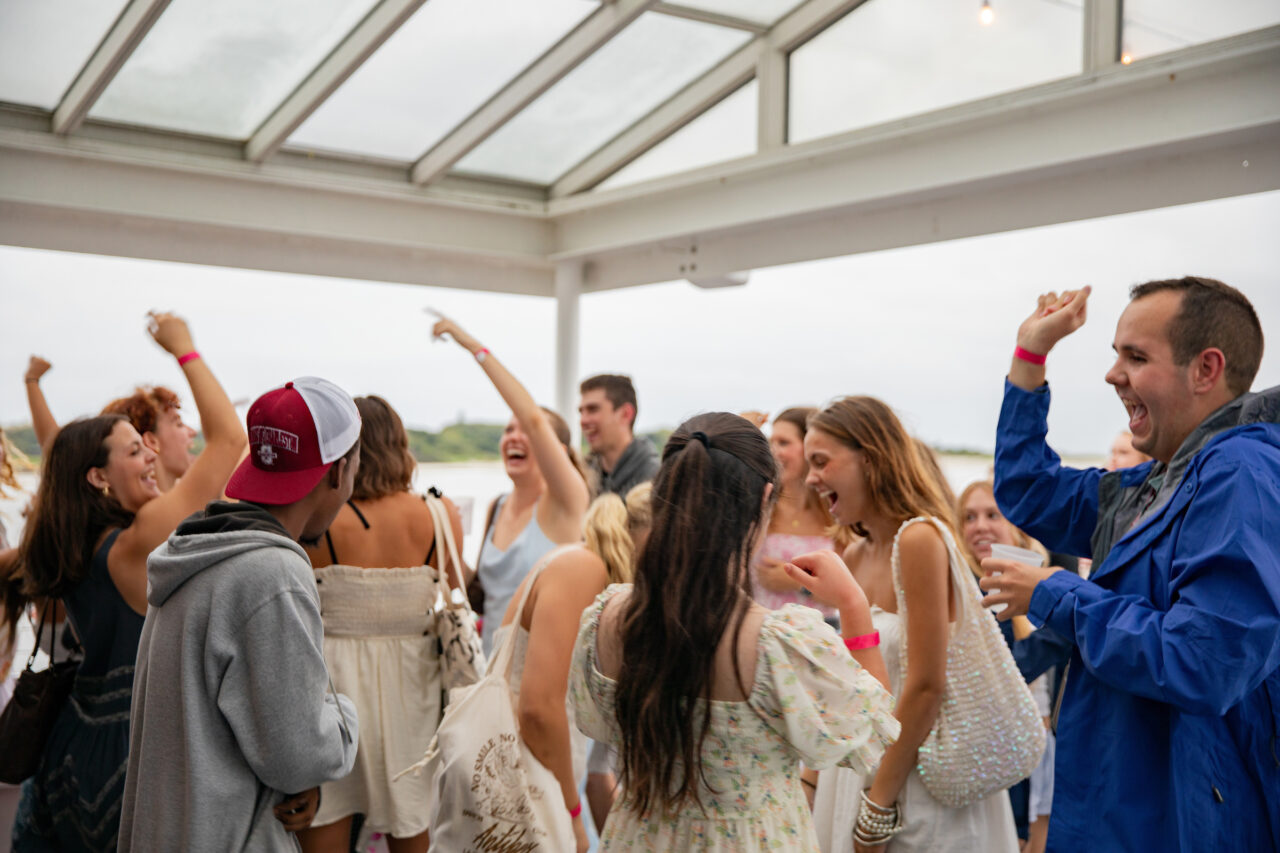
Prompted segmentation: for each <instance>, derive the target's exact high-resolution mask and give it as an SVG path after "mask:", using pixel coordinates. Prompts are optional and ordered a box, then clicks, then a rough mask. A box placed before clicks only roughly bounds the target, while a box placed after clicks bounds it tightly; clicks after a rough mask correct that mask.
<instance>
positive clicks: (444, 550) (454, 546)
mask: <svg viewBox="0 0 1280 853" xmlns="http://www.w3.org/2000/svg"><path fill="white" fill-rule="evenodd" d="M424 500H426V502H427V509H428V510H429V511H430V512H431V520H432V521H433V522H434V524H435V528H436V553H437V554H439V555H440V560H441V561H442V562H444V561H447V562H448V564H449V565H448V566H447V567H446V568H445V571H448V572H451V573H452V574H453V579H454V581H456V582H457V584H458V586H457V588H456V591H457V593H458V596H457V599H460V600H457V599H455V598H454V595H453V593H454V590H450V592H449V595H448V596H447V599H448V602H449V606H450V607H465V608H466V609H467V611H468V612H470V611H471V602H470V601H468V600H467V585H466V583H465V582H464V581H463V579H462V560H461V559H460V558H459V557H458V543H457V542H455V541H454V539H453V522H452V520H451V519H450V518H449V510H448V508H447V507H446V506H445V505H444V501H443V500H441V499H440V498H438V497H436V496H435V495H433V494H428V495H425V496H424ZM441 542H443V543H444V546H443V547H441V545H440V543H441Z"/></svg>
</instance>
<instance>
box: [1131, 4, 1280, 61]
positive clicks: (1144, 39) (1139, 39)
mask: <svg viewBox="0 0 1280 853" xmlns="http://www.w3.org/2000/svg"><path fill="white" fill-rule="evenodd" d="M1123 8H1124V29H1123V32H1122V35H1121V40H1120V43H1121V53H1122V54H1125V55H1127V56H1128V57H1129V58H1130V59H1141V58H1142V57H1144V56H1152V55H1154V54H1157V53H1166V52H1168V51H1170V50H1177V49H1179V48H1183V47H1189V46H1191V45H1193V44H1202V43H1204V42H1207V41H1213V40H1214V39H1220V38H1226V37H1227V36H1233V35H1236V34H1238V33H1244V32H1248V31H1249V30H1258V29H1262V28H1263V27H1270V26H1274V25H1276V24H1280V0H1215V2H1213V3H1209V4H1206V3H1201V2H1192V0H1124V7H1123Z"/></svg>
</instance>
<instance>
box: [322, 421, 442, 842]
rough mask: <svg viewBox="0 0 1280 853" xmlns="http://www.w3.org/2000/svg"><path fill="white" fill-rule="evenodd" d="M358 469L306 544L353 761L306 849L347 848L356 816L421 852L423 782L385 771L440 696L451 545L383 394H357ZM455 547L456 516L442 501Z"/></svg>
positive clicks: (425, 725) (399, 764) (407, 747)
mask: <svg viewBox="0 0 1280 853" xmlns="http://www.w3.org/2000/svg"><path fill="white" fill-rule="evenodd" d="M355 404H356V408H357V409H358V410H359V411H360V467H359V469H358V470H357V471H356V478H355V485H354V488H353V490H352V493H351V500H349V501H347V505H346V506H345V507H343V508H342V510H341V512H339V513H338V516H337V518H335V519H334V521H333V524H332V525H331V526H330V527H329V530H328V531H326V532H325V535H324V541H323V542H316V543H304V544H305V545H306V549H307V556H308V557H310V558H311V565H312V567H314V568H315V570H316V585H317V588H318V590H319V592H320V611H321V616H322V618H323V619H324V657H325V661H326V662H327V663H328V665H329V670H330V673H331V675H332V676H333V682H334V686H335V687H336V688H337V690H338V692H340V693H342V694H344V695H346V696H350V697H351V700H352V701H353V702H354V703H355V706H356V712H357V714H358V715H359V719H360V744H359V749H358V750H357V752H356V763H355V767H354V768H353V769H352V771H351V773H350V774H349V775H348V776H346V777H345V778H342V779H339V780H337V781H334V782H329V783H327V784H325V785H323V786H321V790H320V793H321V799H320V808H319V810H318V811H317V812H316V816H315V820H314V821H313V822H312V825H311V828H309V829H305V830H303V831H302V832H300V833H298V841H299V842H300V843H301V845H302V849H303V851H305V853H321V851H337V852H338V853H341V851H347V850H349V849H350V847H351V825H352V821H353V819H354V816H355V815H356V814H361V815H364V824H363V826H364V830H363V831H364V832H366V833H372V832H379V833H382V834H384V835H385V836H386V837H387V846H388V848H389V849H390V850H391V853H413V851H422V853H425V851H426V850H427V848H428V846H429V844H430V840H429V839H428V837H427V822H428V821H427V812H426V801H427V796H428V790H427V780H425V779H420V778H415V779H403V780H400V781H399V782H396V783H394V784H393V783H392V781H391V774H392V773H395V772H396V771H398V770H400V769H401V768H403V767H406V766H408V765H409V764H411V763H413V762H414V761H416V760H417V758H418V756H420V755H421V754H422V753H423V752H424V751H425V750H426V747H427V744H428V743H430V742H431V738H432V736H433V735H434V734H435V731H436V726H437V725H438V724H439V722H440V715H441V713H442V711H443V708H442V707H441V696H442V693H443V687H442V675H441V663H440V655H439V636H438V635H437V634H436V631H435V607H436V602H437V599H438V598H439V596H440V594H441V593H443V594H444V598H445V600H446V601H449V600H450V594H449V591H450V589H451V588H453V587H456V586H457V583H456V581H455V580H454V578H455V576H456V575H455V571H456V570H455V569H453V568H452V567H450V566H449V565H448V554H449V549H448V548H447V547H437V544H436V543H437V542H444V541H446V540H445V538H444V536H445V531H441V530H437V529H436V524H435V519H434V517H433V515H432V511H431V509H430V508H429V507H428V505H427V503H426V502H425V500H424V499H423V497H422V496H421V495H417V494H414V493H413V492H412V491H411V487H412V484H413V474H414V471H415V470H416V469H417V464H418V463H417V461H416V460H415V459H414V458H413V456H412V454H410V453H409V437H408V435H407V434H406V433H405V429H404V424H403V423H402V422H401V420H400V416H399V415H398V414H397V413H396V410H395V409H393V408H392V407H391V404H390V403H388V402H387V401H386V400H384V399H383V398H381V397H376V396H368V397H357V398H355ZM442 502H443V504H444V508H445V511H446V513H447V514H448V517H449V521H450V527H451V528H452V530H451V531H450V533H451V534H452V536H453V539H454V542H455V543H456V548H457V549H458V550H459V551H460V550H461V549H462V521H461V519H460V517H459V516H458V511H457V509H456V508H455V507H454V506H453V503H452V502H451V501H449V500H448V499H447V498H442Z"/></svg>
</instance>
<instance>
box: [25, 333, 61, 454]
mask: <svg viewBox="0 0 1280 853" xmlns="http://www.w3.org/2000/svg"><path fill="white" fill-rule="evenodd" d="M52 367H53V365H52V364H50V363H49V362H47V361H45V360H44V359H43V358H41V357H40V356H38V355H33V356H31V360H30V361H29V362H27V372H26V374H25V375H24V376H23V377H22V381H23V382H24V383H25V384H26V386H27V407H28V408H30V409H31V428H32V429H33V430H35V433H36V441H38V442H39V443H40V452H41V453H43V452H44V451H46V450H48V449H49V445H50V444H52V443H53V439H54V436H56V435H57V434H58V422H57V420H55V419H54V417H53V411H52V410H51V409H50V408H49V401H48V400H46V399H45V398H44V391H43V389H41V388H40V379H41V377H43V376H44V375H45V374H46V373H48V372H49V370H50V368H52Z"/></svg>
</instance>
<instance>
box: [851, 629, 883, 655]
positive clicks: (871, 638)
mask: <svg viewBox="0 0 1280 853" xmlns="http://www.w3.org/2000/svg"><path fill="white" fill-rule="evenodd" d="M844 645H845V648H847V649H848V650H849V651H851V652H856V651H860V650H862V649H871V648H875V647H876V646H878V645H880V632H879V631H872V632H871V633H870V634H863V635H862V636H861V637H848V638H847V639H845V641H844Z"/></svg>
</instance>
